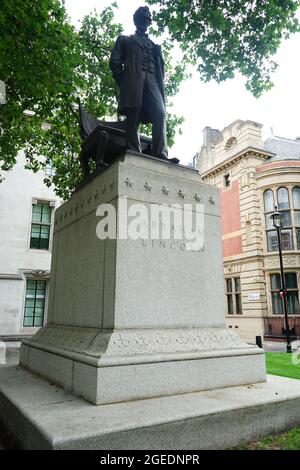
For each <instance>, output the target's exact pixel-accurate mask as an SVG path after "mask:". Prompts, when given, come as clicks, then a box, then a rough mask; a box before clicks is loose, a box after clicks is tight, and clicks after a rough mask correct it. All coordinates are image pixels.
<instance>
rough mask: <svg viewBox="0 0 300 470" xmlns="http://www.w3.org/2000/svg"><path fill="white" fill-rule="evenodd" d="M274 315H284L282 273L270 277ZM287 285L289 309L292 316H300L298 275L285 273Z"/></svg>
mask: <svg viewBox="0 0 300 470" xmlns="http://www.w3.org/2000/svg"><path fill="white" fill-rule="evenodd" d="M270 281H271V282H270V283H271V298H272V313H273V315H283V313H284V312H283V307H282V299H281V297H280V288H281V283H280V273H274V274H271V275H270ZM285 284H286V290H287V309H288V313H289V314H291V315H298V314H299V313H300V308H299V289H298V282H297V273H285Z"/></svg>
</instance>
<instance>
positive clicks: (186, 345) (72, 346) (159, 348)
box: [34, 326, 245, 358]
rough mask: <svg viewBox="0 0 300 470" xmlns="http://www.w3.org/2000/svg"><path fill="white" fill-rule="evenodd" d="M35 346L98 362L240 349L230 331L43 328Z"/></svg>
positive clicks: (239, 341) (240, 344)
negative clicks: (102, 358) (112, 330)
mask: <svg viewBox="0 0 300 470" xmlns="http://www.w3.org/2000/svg"><path fill="white" fill-rule="evenodd" d="M34 341H35V342H37V343H40V344H45V345H49V346H52V347H56V348H58V349H61V350H66V351H72V352H73V353H80V354H84V355H87V356H93V357H98V358H100V357H101V356H102V355H103V354H105V356H106V357H118V356H126V355H134V356H136V355H139V354H140V355H141V354H148V355H152V354H154V355H155V354H162V353H167V354H172V353H173V354H175V353H178V352H185V353H187V352H197V351H205V350H223V349H230V348H231V349H233V348H238V349H239V348H243V347H245V343H243V342H242V341H241V340H240V339H239V337H238V336H237V335H235V334H234V333H233V332H232V331H229V330H225V329H224V330H222V331H221V332H218V333H216V332H214V331H209V330H208V329H206V330H205V331H199V330H198V331H197V330H194V329H193V330H188V331H184V330H180V331H176V330H169V331H149V332H145V333H143V332H128V331H120V332H118V333H116V332H111V333H102V332H99V330H97V329H94V328H90V329H84V328H80V329H79V330H78V328H73V327H60V328H57V327H52V326H51V327H46V328H44V329H43V330H40V331H39V332H38V334H37V335H36V336H35V339H34Z"/></svg>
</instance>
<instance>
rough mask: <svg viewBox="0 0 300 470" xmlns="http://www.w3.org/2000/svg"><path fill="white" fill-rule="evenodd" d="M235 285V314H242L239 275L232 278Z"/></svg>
mask: <svg viewBox="0 0 300 470" xmlns="http://www.w3.org/2000/svg"><path fill="white" fill-rule="evenodd" d="M234 285H235V309H236V314H237V315H242V313H243V312H242V295H241V280H240V278H239V277H236V278H234Z"/></svg>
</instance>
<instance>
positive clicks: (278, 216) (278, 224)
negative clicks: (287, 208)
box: [270, 206, 283, 229]
mask: <svg viewBox="0 0 300 470" xmlns="http://www.w3.org/2000/svg"><path fill="white" fill-rule="evenodd" d="M270 217H271V219H272V222H273V226H274V227H275V228H276V229H280V228H282V219H283V215H282V213H281V212H279V211H278V210H277V206H275V211H274V212H272V214H271V215H270Z"/></svg>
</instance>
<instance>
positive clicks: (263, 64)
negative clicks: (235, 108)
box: [147, 0, 300, 97]
mask: <svg viewBox="0 0 300 470" xmlns="http://www.w3.org/2000/svg"><path fill="white" fill-rule="evenodd" d="M147 3H148V4H150V5H155V6H157V10H156V13H155V15H154V19H155V21H156V23H157V26H158V33H159V34H160V33H162V32H163V31H167V32H168V33H169V35H170V37H171V39H172V40H173V41H178V42H179V44H180V46H181V48H182V51H183V52H184V56H185V58H186V59H187V60H188V61H190V62H191V63H193V64H195V65H197V68H198V71H199V73H200V77H201V79H202V80H203V81H205V82H207V81H209V80H211V79H214V80H216V81H218V82H221V81H224V80H226V79H228V78H233V77H234V73H235V72H236V71H239V72H240V73H241V74H242V75H243V76H244V77H246V87H247V89H249V90H250V91H251V92H252V93H253V95H254V96H256V97H258V96H260V95H261V94H262V93H263V91H265V90H268V89H270V88H271V87H272V85H273V84H272V81H271V75H272V73H273V72H274V70H275V69H276V67H277V64H276V63H275V62H274V60H272V56H273V55H274V54H275V53H276V51H277V49H278V47H279V45H280V43H281V41H282V39H283V38H286V37H288V36H289V34H290V33H295V32H297V31H299V23H298V21H297V19H296V18H295V14H296V11H297V8H298V7H299V5H300V2H299V1H298V0H280V1H278V0H234V1H231V0H230V1H228V0H218V1H216V0H177V1H176V2H174V1H173V0H148V2H147Z"/></svg>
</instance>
